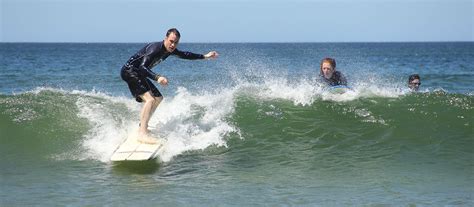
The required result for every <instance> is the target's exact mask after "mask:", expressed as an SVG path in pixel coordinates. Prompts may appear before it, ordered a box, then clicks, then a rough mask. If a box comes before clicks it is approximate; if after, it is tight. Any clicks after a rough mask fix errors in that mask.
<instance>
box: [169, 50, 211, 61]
mask: <svg viewBox="0 0 474 207" xmlns="http://www.w3.org/2000/svg"><path fill="white" fill-rule="evenodd" d="M172 54H173V55H176V56H178V57H179V58H181V59H187V60H199V59H204V55H201V54H196V53H192V52H186V51H180V50H178V49H176V50H174V51H173V53H172Z"/></svg>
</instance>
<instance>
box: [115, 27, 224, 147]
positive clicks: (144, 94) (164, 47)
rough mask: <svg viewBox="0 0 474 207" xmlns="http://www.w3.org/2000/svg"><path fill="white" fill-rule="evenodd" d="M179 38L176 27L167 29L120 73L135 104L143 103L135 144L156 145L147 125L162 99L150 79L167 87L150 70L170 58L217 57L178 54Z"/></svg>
mask: <svg viewBox="0 0 474 207" xmlns="http://www.w3.org/2000/svg"><path fill="white" fill-rule="evenodd" d="M180 37H181V35H180V33H179V31H178V30H177V29H176V28H171V29H169V30H168V31H167V32H166V37H165V39H164V40H163V41H162V42H153V43H149V44H147V45H146V46H145V47H143V48H142V49H141V50H139V51H138V52H137V53H136V54H134V55H133V56H132V57H130V59H129V60H128V61H127V63H125V65H124V66H123V67H122V70H121V72H120V75H121V77H122V79H123V80H124V81H125V82H127V84H128V88H129V89H130V92H131V93H132V95H133V96H134V97H135V99H136V101H138V102H143V103H144V104H143V108H142V110H141V113H140V128H139V130H138V132H139V135H138V139H137V140H138V141H139V142H143V143H148V144H154V143H157V140H156V139H154V138H152V137H151V136H150V135H149V130H148V122H149V121H150V118H151V116H152V115H153V113H154V112H155V110H156V108H157V107H158V105H159V104H160V102H161V101H162V100H163V96H162V94H161V93H160V91H159V90H158V89H157V88H156V87H155V85H154V84H153V83H152V82H151V80H154V81H156V82H158V83H159V84H161V85H162V86H166V85H168V79H167V78H166V77H164V76H162V75H160V74H157V73H155V72H153V71H152V70H151V69H152V68H153V67H155V66H156V65H157V64H159V63H160V62H162V61H164V60H166V58H168V57H169V56H170V55H174V56H177V57H179V58H182V59H188V60H197V59H209V58H217V56H218V55H219V54H218V53H217V52H216V51H211V52H209V53H207V54H205V55H201V54H195V53H192V52H185V51H180V50H178V49H177V46H178V43H179V39H180Z"/></svg>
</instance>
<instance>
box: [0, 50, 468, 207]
mask: <svg viewBox="0 0 474 207" xmlns="http://www.w3.org/2000/svg"><path fill="white" fill-rule="evenodd" d="M143 45H144V44H142V43H134V44H69V43H0V52H1V56H0V62H1V64H0V83H1V84H0V137H1V138H0V140H1V144H0V156H1V158H2V159H0V169H1V170H0V172H1V177H0V186H1V188H0V198H1V199H0V205H1V206H30V205H37V206H63V205H69V206H102V205H108V206H130V205H132V206H137V205H143V206H261V205H263V206H379V205H381V206H385V205H387V206H473V205H474V127H473V124H474V123H473V121H474V104H473V101H474V97H473V94H474V83H473V80H474V43H472V42H458V43H295V44H293V43H248V44H246V43H241V44H239V43H232V44H230V43H229V44H217V43H213V44H205V43H200V44H198V43H194V44H191V43H182V44H180V45H179V48H180V49H181V50H188V51H193V52H197V53H205V52H207V51H210V50H216V51H218V52H219V53H220V57H219V58H218V59H216V60H197V61H188V60H181V59H178V58H176V57H170V58H168V59H167V60H166V61H164V62H162V63H161V64H160V65H158V66H157V67H156V68H155V69H154V70H155V71H157V72H158V73H160V74H162V75H164V76H166V77H167V78H168V80H169V82H170V84H169V86H168V87H161V86H158V88H159V89H160V91H161V92H162V93H163V95H164V97H165V99H164V101H163V102H162V104H161V105H160V107H159V108H158V109H157V111H156V113H155V115H154V116H153V118H152V119H151V126H152V127H153V129H152V133H153V134H155V135H156V136H160V137H162V138H164V139H166V140H167V141H166V144H165V146H164V150H163V151H162V152H161V153H160V155H159V158H158V159H156V160H152V161H147V162H126V163H113V162H110V161H109V158H110V156H111V154H112V152H113V151H114V149H115V148H116V147H117V146H118V145H119V144H120V143H121V141H122V140H123V139H124V138H125V137H127V135H128V134H130V133H133V131H134V130H136V129H137V127H138V122H139V118H138V114H139V111H140V108H141V105H140V104H139V103H137V102H135V101H134V99H133V98H132V97H131V96H130V94H129V91H128V88H127V85H126V84H125V82H123V81H122V80H121V79H120V68H121V66H122V65H123V64H124V63H125V62H126V61H127V59H128V57H130V56H131V55H133V54H134V52H136V51H137V50H138V49H140V48H141V47H142V46H143ZM324 57H333V58H335V59H336V60H337V68H338V70H340V71H341V72H342V73H343V74H345V76H346V77H347V79H348V81H349V85H350V86H351V87H353V88H354V91H350V92H347V93H345V94H330V93H328V92H327V91H326V90H325V87H324V85H322V84H321V83H319V82H318V80H317V78H316V77H317V75H318V73H319V61H320V60H321V59H322V58H324ZM412 73H418V74H420V76H421V79H422V80H421V82H422V85H421V89H420V92H418V93H412V92H410V91H409V90H408V89H407V86H406V82H407V78H408V76H409V75H410V74H412Z"/></svg>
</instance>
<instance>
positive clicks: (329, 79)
mask: <svg viewBox="0 0 474 207" xmlns="http://www.w3.org/2000/svg"><path fill="white" fill-rule="evenodd" d="M320 77H321V78H322V79H323V81H324V82H325V83H327V84H328V85H330V86H338V85H344V86H347V80H346V78H345V77H344V75H342V73H341V72H339V71H336V60H335V59H333V58H324V59H322V60H321V65H320Z"/></svg>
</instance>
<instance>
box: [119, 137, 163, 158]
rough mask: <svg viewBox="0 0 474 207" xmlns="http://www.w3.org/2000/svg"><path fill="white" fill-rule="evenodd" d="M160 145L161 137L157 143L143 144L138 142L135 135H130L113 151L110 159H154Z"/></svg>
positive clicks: (161, 142) (161, 144) (161, 143)
mask: <svg viewBox="0 0 474 207" xmlns="http://www.w3.org/2000/svg"><path fill="white" fill-rule="evenodd" d="M162 146H163V140H162V139H158V143H157V144H145V143H141V142H138V141H137V139H136V136H130V137H128V138H127V139H126V140H125V141H124V142H123V143H122V144H120V146H119V147H118V148H117V149H116V150H115V151H114V153H113V154H112V157H110V160H111V161H143V160H151V159H155V158H156V157H157V156H158V150H159V149H160V148H161V147H162Z"/></svg>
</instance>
